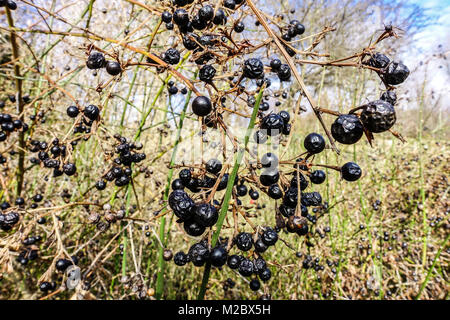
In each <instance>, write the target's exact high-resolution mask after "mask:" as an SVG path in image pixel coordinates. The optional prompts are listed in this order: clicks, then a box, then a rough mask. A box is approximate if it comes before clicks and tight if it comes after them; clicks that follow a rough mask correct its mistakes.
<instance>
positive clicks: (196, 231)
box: [183, 220, 206, 237]
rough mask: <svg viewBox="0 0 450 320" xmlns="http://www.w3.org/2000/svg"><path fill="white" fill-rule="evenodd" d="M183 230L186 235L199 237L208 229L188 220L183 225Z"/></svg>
mask: <svg viewBox="0 0 450 320" xmlns="http://www.w3.org/2000/svg"><path fill="white" fill-rule="evenodd" d="M183 229H184V231H186V233H187V234H188V235H190V236H192V237H198V236H201V235H202V234H203V233H204V232H205V230H206V228H205V227H204V226H202V225H201V224H199V223H198V222H197V221H195V220H187V221H185V222H184V223H183Z"/></svg>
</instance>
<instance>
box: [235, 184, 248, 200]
mask: <svg viewBox="0 0 450 320" xmlns="http://www.w3.org/2000/svg"><path fill="white" fill-rule="evenodd" d="M236 194H237V196H238V197H243V196H245V195H246V194H247V187H246V186H245V185H244V184H240V185H237V186H236Z"/></svg>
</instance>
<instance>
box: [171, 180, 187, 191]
mask: <svg viewBox="0 0 450 320" xmlns="http://www.w3.org/2000/svg"><path fill="white" fill-rule="evenodd" d="M183 189H184V185H183V182H182V181H181V179H175V180H173V181H172V190H183Z"/></svg>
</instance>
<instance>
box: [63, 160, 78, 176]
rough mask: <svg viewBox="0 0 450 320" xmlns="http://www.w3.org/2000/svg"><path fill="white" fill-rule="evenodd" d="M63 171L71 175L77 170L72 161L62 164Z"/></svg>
mask: <svg viewBox="0 0 450 320" xmlns="http://www.w3.org/2000/svg"><path fill="white" fill-rule="evenodd" d="M63 172H64V173H65V174H66V175H68V176H73V175H74V174H75V173H76V172H77V167H76V166H75V164H74V163H70V162H69V163H66V164H64V166H63Z"/></svg>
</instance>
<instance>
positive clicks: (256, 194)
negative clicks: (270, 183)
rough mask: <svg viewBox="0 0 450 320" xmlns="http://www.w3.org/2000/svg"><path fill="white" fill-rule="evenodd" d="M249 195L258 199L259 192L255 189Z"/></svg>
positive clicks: (253, 198)
mask: <svg viewBox="0 0 450 320" xmlns="http://www.w3.org/2000/svg"><path fill="white" fill-rule="evenodd" d="M249 195H250V198H251V199H252V200H258V198H259V193H258V191H255V190H250V192H249Z"/></svg>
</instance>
